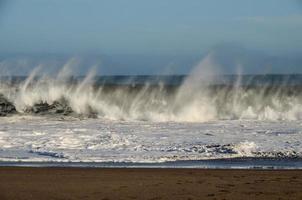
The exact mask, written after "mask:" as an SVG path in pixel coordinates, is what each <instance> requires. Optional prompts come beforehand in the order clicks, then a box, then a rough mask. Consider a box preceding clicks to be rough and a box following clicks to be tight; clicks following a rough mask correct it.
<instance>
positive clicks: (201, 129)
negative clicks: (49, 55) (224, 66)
mask: <svg viewBox="0 0 302 200" xmlns="http://www.w3.org/2000/svg"><path fill="white" fill-rule="evenodd" d="M70 65H71V64H70V62H68V63H66V65H65V66H63V67H62V70H61V71H60V72H58V73H57V74H56V75H47V74H42V75H41V74H39V69H38V68H37V69H36V70H34V71H33V72H32V73H31V74H30V75H29V76H28V77H26V78H24V79H20V80H17V81H16V80H15V79H13V78H5V79H2V80H1V82H0V83H1V84H0V114H1V116H2V117H1V118H0V161H2V162H87V163H89V162H117V163H120V162H126V163H162V162H173V161H200V160H217V159H235V158H253V159H259V158H261V159H263V158H265V159H266V158H267V159H301V158H302V144H301V138H302V90H301V88H302V87H301V86H302V84H300V83H299V81H298V82H293V81H292V79H291V78H290V79H287V78H284V79H282V81H277V82H274V81H273V82H271V81H264V82H263V81H259V80H258V79H256V81H255V79H248V80H247V79H246V78H243V77H244V76H241V75H240V74H239V75H237V76H235V77H236V78H235V79H234V80H232V81H230V80H229V79H227V78H226V77H228V76H222V75H221V74H220V72H219V66H217V64H216V63H215V60H213V57H212V56H211V55H208V56H207V57H206V58H205V59H204V60H202V62H201V63H199V64H198V65H197V66H196V67H195V68H194V69H193V70H192V72H191V73H190V74H189V75H188V76H186V77H185V78H184V79H183V80H182V81H181V83H180V84H172V83H170V84H169V82H167V81H164V80H162V79H155V81H154V80H153V81H148V80H145V81H143V82H140V83H137V82H136V81H135V80H131V78H130V79H129V80H127V82H126V83H122V84H114V83H110V84H108V83H104V82H103V83H100V82H99V81H98V80H97V78H96V76H95V72H94V70H91V71H90V72H89V73H88V74H87V75H86V76H85V77H77V78H75V77H73V75H72V70H71V66H70ZM255 77H257V76H255ZM272 77H273V76H272ZM272 77H267V78H268V79H271V78H272ZM257 80H258V81H257ZM300 81H301V80H300Z"/></svg>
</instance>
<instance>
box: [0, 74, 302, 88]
mask: <svg viewBox="0 0 302 200" xmlns="http://www.w3.org/2000/svg"><path fill="white" fill-rule="evenodd" d="M187 77H188V76H187V75H156V76H155V75H144V76H143V75H140V76H95V77H94V81H95V84H96V85H145V84H150V85H157V84H163V85H166V86H180V85H181V84H182V83H183V82H184V81H185V80H186V78H187ZM26 78H27V77H26V76H12V77H1V78H0V80H2V81H4V82H7V81H9V82H11V83H20V82H22V81H25V80H26ZM84 78H85V77H84V76H79V77H70V78H69V81H70V82H71V83H72V82H79V81H81V80H83V79H84ZM39 79H40V78H39V77H36V80H39ZM213 80H214V81H213V83H214V84H217V85H234V84H236V83H237V82H238V80H240V84H241V85H244V86H249V85H250V86H254V85H257V86H261V85H271V86H279V85H287V86H302V74H283V75H282V74H267V75H222V76H215V77H213Z"/></svg>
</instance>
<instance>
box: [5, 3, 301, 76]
mask: <svg viewBox="0 0 302 200" xmlns="http://www.w3.org/2000/svg"><path fill="white" fill-rule="evenodd" d="M2 2H4V3H1V0H0V7H2V8H0V54H6V53H13V54H14V53H24V54H44V53H56V54H63V53H64V54H70V55H72V54H77V55H79V54H85V55H90V54H93V55H94V54H96V55H98V54H100V55H103V54H104V55H114V54H123V55H125V54H129V55H161V56H164V55H202V54H204V53H205V52H207V51H208V50H210V49H212V48H216V47H217V46H220V45H222V46H225V44H231V46H241V47H244V48H245V49H247V51H249V50H252V51H259V52H263V53H264V54H267V55H270V56H288V55H298V56H300V55H302V54H301V53H302V6H301V5H302V1H299V0H187V1H186V0H152V1H150V0H127V1H126V0H6V1H3V0H2ZM233 44H234V45H233ZM169 62H171V63H173V59H171V60H170V61H169ZM295 62H297V61H295ZM167 63H168V61H167ZM167 63H166V64H167ZM136 64H137V63H136ZM166 64H165V65H166ZM125 66H126V63H125ZM299 66H300V67H302V65H299ZM298 68H299V67H298ZM298 68H297V66H296V68H295V69H298ZM129 70H131V69H130V68H129ZM132 70H134V72H133V73H135V69H134V68H133V69H132ZM148 70H149V71H150V69H148ZM113 71H114V70H113ZM151 71H152V70H151ZM301 71H302V70H301ZM113 73H114V72H113Z"/></svg>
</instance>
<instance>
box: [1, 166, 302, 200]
mask: <svg viewBox="0 0 302 200" xmlns="http://www.w3.org/2000/svg"><path fill="white" fill-rule="evenodd" d="M301 188H302V171H299V170H231V169H227V170H212V169H102V168H31V167H1V168H0V199H2V200H5V199H10V200H11V199H104V200H105V199H302V190H301Z"/></svg>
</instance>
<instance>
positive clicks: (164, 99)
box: [0, 55, 302, 122]
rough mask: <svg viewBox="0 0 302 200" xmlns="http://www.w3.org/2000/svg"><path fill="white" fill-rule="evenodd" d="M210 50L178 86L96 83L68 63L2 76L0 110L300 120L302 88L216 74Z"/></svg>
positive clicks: (187, 118)
mask: <svg viewBox="0 0 302 200" xmlns="http://www.w3.org/2000/svg"><path fill="white" fill-rule="evenodd" d="M217 68H218V67H217V66H215V62H214V61H213V59H212V57H211V55H209V56H207V57H206V58H205V59H204V60H203V61H202V62H201V63H200V64H199V65H198V66H197V67H196V68H195V69H194V70H193V71H192V72H191V74H190V75H188V76H187V77H186V78H185V79H184V80H183V81H182V83H181V84H180V85H169V84H166V83H162V82H160V81H158V82H157V83H156V84H151V83H148V82H146V83H144V84H135V83H134V82H131V81H129V82H128V84H120V85H118V84H117V85H114V84H113V85H112V84H109V85H108V84H99V83H97V82H96V78H95V73H94V71H93V70H92V71H91V72H90V73H88V74H87V75H86V77H84V78H77V79H76V78H72V74H71V73H70V72H71V70H70V69H69V65H68V64H67V65H65V66H64V67H63V68H62V70H61V71H60V72H59V73H58V74H57V76H46V75H44V76H38V75H37V74H38V70H34V71H33V72H32V73H31V74H30V76H28V77H27V78H26V79H25V80H23V81H19V82H16V81H8V80H6V81H2V82H1V85H0V114H1V115H6V114H10V113H32V114H33V113H36V114H38V113H39V114H48V113H57V114H64V115H77V116H87V117H100V118H108V119H114V120H147V121H177V122H204V121H211V120H223V119H255V120H299V119H302V87H300V86H297V85H289V84H287V82H286V81H285V82H284V83H280V84H277V85H274V84H273V85H272V84H246V81H245V83H244V84H243V80H242V78H241V76H239V75H238V76H236V80H235V81H233V82H232V84H225V83H224V82H223V81H222V80H221V79H220V78H219V77H221V76H219V70H216V69H217Z"/></svg>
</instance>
